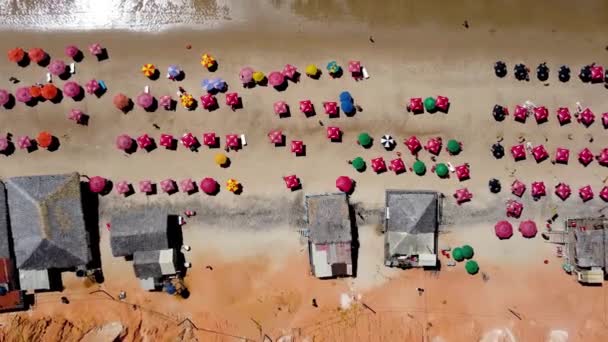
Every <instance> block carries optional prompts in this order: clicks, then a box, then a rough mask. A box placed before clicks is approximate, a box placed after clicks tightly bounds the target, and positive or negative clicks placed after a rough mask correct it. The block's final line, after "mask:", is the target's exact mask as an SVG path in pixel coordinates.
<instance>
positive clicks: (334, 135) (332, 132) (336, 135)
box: [327, 126, 342, 141]
mask: <svg viewBox="0 0 608 342" xmlns="http://www.w3.org/2000/svg"><path fill="white" fill-rule="evenodd" d="M341 138H342V131H341V130H340V128H339V127H335V126H329V127H327V139H329V140H331V141H340V139H341Z"/></svg>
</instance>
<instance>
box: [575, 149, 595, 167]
mask: <svg viewBox="0 0 608 342" xmlns="http://www.w3.org/2000/svg"><path fill="white" fill-rule="evenodd" d="M578 161H579V162H580V163H581V164H583V165H584V166H587V165H589V163H591V162H592V161H593V152H591V150H590V149H588V148H587V147H585V148H584V149H582V150H581V151H580V152H579V153H578Z"/></svg>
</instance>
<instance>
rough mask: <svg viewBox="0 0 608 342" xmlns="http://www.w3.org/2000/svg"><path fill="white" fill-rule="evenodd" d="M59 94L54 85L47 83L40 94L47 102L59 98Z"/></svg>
mask: <svg viewBox="0 0 608 342" xmlns="http://www.w3.org/2000/svg"><path fill="white" fill-rule="evenodd" d="M58 92H59V90H58V89H57V87H55V85H54V84H52V83H47V84H45V85H44V86H42V89H41V91H40V94H41V95H42V97H44V98H45V99H47V100H52V99H54V98H55V97H56V96H57V93H58Z"/></svg>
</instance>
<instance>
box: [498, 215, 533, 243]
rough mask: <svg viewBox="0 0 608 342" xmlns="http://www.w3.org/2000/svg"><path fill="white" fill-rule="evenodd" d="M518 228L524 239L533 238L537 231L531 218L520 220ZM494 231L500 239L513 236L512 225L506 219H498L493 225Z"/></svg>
mask: <svg viewBox="0 0 608 342" xmlns="http://www.w3.org/2000/svg"><path fill="white" fill-rule="evenodd" d="M518 230H519V232H520V233H521V236H523V237H525V238H526V239H530V238H533V237H535V236H536V234H537V233H538V228H537V227H536V223H535V222H534V221H532V220H525V221H521V222H520V223H519V227H518ZM494 233H495V234H496V236H497V237H498V238H499V239H501V240H505V239H509V238H510V237H511V236H513V225H511V223H510V222H509V221H506V220H502V221H499V222H497V223H496V224H495V225H494Z"/></svg>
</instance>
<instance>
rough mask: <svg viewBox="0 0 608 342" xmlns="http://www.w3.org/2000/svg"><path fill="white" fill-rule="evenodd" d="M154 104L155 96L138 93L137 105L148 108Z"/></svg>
mask: <svg viewBox="0 0 608 342" xmlns="http://www.w3.org/2000/svg"><path fill="white" fill-rule="evenodd" d="M153 104H154V97H153V96H152V95H150V94H149V93H141V94H139V95H137V105H138V106H140V107H141V108H143V109H148V108H150V107H151V106H152V105H153Z"/></svg>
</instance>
